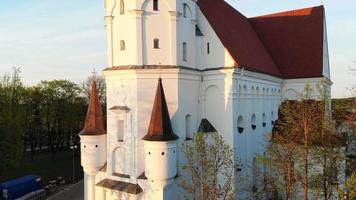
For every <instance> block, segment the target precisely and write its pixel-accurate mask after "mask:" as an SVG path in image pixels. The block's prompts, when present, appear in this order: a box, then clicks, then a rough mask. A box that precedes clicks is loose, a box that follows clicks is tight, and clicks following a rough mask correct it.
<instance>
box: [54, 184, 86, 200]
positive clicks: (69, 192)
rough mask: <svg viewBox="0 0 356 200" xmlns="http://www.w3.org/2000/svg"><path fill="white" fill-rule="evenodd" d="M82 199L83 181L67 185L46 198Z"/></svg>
mask: <svg viewBox="0 0 356 200" xmlns="http://www.w3.org/2000/svg"><path fill="white" fill-rule="evenodd" d="M83 199H84V184H83V181H79V182H78V183H76V184H74V185H72V186H69V187H67V188H66V189H64V190H62V191H60V192H58V193H57V194H55V195H53V196H51V197H49V198H48V200H83Z"/></svg>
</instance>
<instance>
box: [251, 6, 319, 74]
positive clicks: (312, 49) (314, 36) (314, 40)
mask: <svg viewBox="0 0 356 200" xmlns="http://www.w3.org/2000/svg"><path fill="white" fill-rule="evenodd" d="M250 22H251V24H252V26H253V27H254V29H255V30H256V32H257V33H258V35H259V37H260V39H261V40H262V42H263V43H264V45H265V47H266V48H267V49H268V51H269V53H270V55H271V56H272V58H273V60H274V62H275V63H276V65H277V66H278V68H279V69H280V70H281V72H282V73H283V76H284V77H285V78H309V77H322V76H323V40H324V7H323V6H318V7H312V8H305V9H300V10H293V11H287V12H282V13H276V14H271V15H265V16H259V17H254V18H251V19H250Z"/></svg>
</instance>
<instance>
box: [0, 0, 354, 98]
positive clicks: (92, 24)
mask: <svg viewBox="0 0 356 200" xmlns="http://www.w3.org/2000/svg"><path fill="white" fill-rule="evenodd" d="M227 1H228V2H229V3H231V4H232V5H233V6H234V7H235V8H237V9H238V10H239V11H240V12H242V13H243V14H245V15H246V16H248V17H250V16H256V15H261V14H267V13H272V12H278V11H283V10H291V9H297V8H303V7H308V6H315V5H320V2H321V1H320V0H227ZM323 3H324V5H325V8H326V17H327V26H328V39H329V54H330V64H331V76H332V81H333V82H334V86H333V90H332V95H333V97H346V96H349V95H350V93H349V91H348V90H347V88H348V87H351V86H352V85H356V74H355V75H352V73H351V72H350V70H349V69H348V67H351V66H354V67H356V63H355V62H356V1H355V0H324V1H323ZM103 16H104V8H103V0H60V1H59V0H30V1H29V0H0V22H1V23H0V24H1V25H0V74H4V73H5V72H9V71H10V70H11V67H12V66H18V67H21V69H22V72H23V73H22V77H23V80H24V81H25V83H26V84H27V85H31V84H34V83H37V82H39V81H40V80H44V79H46V80H49V79H69V80H72V81H75V82H81V81H82V80H84V79H85V78H86V77H87V76H88V75H89V74H90V72H91V71H92V69H93V68H94V67H95V68H96V69H97V70H100V69H103V68H104V67H105V66H106V63H107V61H106V47H105V45H106V35H105V30H104V22H103Z"/></svg>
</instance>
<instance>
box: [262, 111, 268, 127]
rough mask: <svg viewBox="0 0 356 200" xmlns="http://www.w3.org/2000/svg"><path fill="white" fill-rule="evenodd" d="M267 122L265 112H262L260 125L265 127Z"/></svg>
mask: <svg viewBox="0 0 356 200" xmlns="http://www.w3.org/2000/svg"><path fill="white" fill-rule="evenodd" d="M266 125H267V123H266V114H265V113H263V114H262V127H266Z"/></svg>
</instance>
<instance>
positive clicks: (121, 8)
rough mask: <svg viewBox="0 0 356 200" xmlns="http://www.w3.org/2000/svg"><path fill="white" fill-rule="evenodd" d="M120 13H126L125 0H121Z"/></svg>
mask: <svg viewBox="0 0 356 200" xmlns="http://www.w3.org/2000/svg"><path fill="white" fill-rule="evenodd" d="M120 14H121V15H122V14H125V2H124V0H120Z"/></svg>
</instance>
